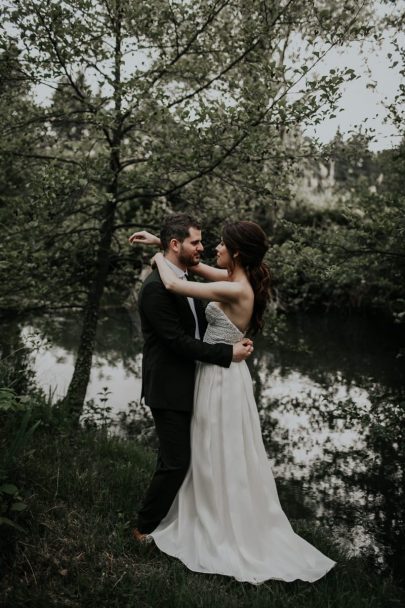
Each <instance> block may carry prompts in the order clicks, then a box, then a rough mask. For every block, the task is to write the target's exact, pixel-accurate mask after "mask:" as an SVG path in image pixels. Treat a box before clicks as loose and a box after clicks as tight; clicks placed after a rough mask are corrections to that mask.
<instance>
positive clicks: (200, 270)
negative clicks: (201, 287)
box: [189, 262, 228, 281]
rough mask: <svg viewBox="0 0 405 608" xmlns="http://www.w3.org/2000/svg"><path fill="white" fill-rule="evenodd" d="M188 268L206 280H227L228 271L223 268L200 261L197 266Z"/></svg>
mask: <svg viewBox="0 0 405 608" xmlns="http://www.w3.org/2000/svg"><path fill="white" fill-rule="evenodd" d="M189 270H191V271H192V272H194V273H195V274H198V276H200V277H203V278H204V279H206V280H207V281H227V280H228V271H227V270H225V269H224V268H214V267H213V266H208V264H203V263H202V262H200V263H199V264H197V266H190V268H189Z"/></svg>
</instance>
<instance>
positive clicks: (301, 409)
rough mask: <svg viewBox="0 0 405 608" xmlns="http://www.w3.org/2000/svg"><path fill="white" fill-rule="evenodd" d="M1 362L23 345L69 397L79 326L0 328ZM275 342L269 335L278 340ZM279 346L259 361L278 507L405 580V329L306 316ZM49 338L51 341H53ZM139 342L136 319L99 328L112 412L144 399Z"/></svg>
mask: <svg viewBox="0 0 405 608" xmlns="http://www.w3.org/2000/svg"><path fill="white" fill-rule="evenodd" d="M0 329H1V334H0V336H1V337H0V352H1V353H2V356H4V354H7V352H8V351H9V350H10V349H11V350H13V349H15V348H17V347H18V346H19V345H21V339H22V340H23V341H24V342H25V343H29V344H34V345H36V346H37V350H36V352H35V353H34V354H33V355H32V357H31V363H32V366H33V368H34V369H35V371H36V378H37V382H38V383H39V384H40V385H41V386H42V387H43V388H44V389H45V390H47V391H48V390H49V391H51V392H52V393H53V395H54V397H58V396H61V395H63V393H64V392H65V390H66V388H67V385H68V383H69V380H70V377H71V373H72V369H73V360H74V350H75V347H76V345H77V341H78V335H79V329H80V323H79V322H78V318H77V317H74V316H70V317H60V318H58V319H55V318H54V319H46V318H40V319H38V318H35V319H32V320H31V321H30V322H29V323H27V322H26V323H24V324H21V323H20V324H19V325H17V324H14V325H10V324H9V325H8V326H5V325H3V326H2V327H0ZM270 333H271V332H270ZM277 334H278V339H277V340H276V341H274V340H273V339H271V338H260V339H257V340H256V341H255V352H254V355H253V356H252V358H251V361H250V362H249V366H250V369H251V373H252V377H253V380H254V384H255V393H256V399H257V403H258V407H259V411H260V415H261V419H262V429H263V435H264V440H265V443H266V447H267V450H268V454H269V456H270V458H271V461H272V465H273V469H274V473H275V475H276V478H277V484H278V487H279V492H280V498H281V501H282V504H283V506H284V508H285V510H286V512H287V514H288V515H289V516H290V517H292V518H294V519H303V520H309V521H311V522H312V521H313V520H314V519H316V520H317V521H318V522H319V525H320V526H321V527H322V528H323V529H324V530H326V531H327V533H329V532H330V534H331V535H333V537H334V538H335V539H336V542H338V543H341V544H342V545H343V546H344V547H346V548H348V549H349V551H350V552H352V553H354V554H363V555H365V556H367V559H369V560H370V567H372V568H378V571H379V572H392V573H393V575H394V577H395V579H396V580H397V581H398V582H401V583H402V584H403V583H404V574H403V573H404V572H405V551H404V545H405V523H404V517H405V498H404V461H405V441H404V434H405V327H404V326H399V325H394V324H391V323H389V322H386V321H382V320H381V319H380V320H377V319H370V318H367V319H365V318H361V317H357V316H356V317H353V316H352V317H339V316H336V315H330V314H329V315H314V314H311V315H309V314H300V315H296V316H293V317H289V318H288V319H287V320H286V321H285V323H284V324H283V327H282V328H281V329H279V330H278V332H277ZM45 338H46V339H47V341H48V342H46V341H45ZM140 348H141V344H140V339H139V336H138V334H137V331H136V326H135V324H134V323H133V321H132V320H131V318H130V316H129V315H128V314H127V313H126V312H124V311H123V312H111V313H109V314H108V315H106V316H105V317H104V318H102V319H101V322H100V326H99V332H98V339H97V349H96V355H95V358H94V365H93V371H92V377H91V383H90V386H89V390H88V394H87V398H88V399H93V400H94V401H95V402H96V403H100V404H101V405H102V404H104V403H105V401H103V399H104V397H103V396H102V395H100V393H107V396H108V402H107V403H108V405H110V406H111V407H112V409H113V412H117V411H119V410H125V409H126V408H127V407H128V403H129V402H137V401H138V400H139V395H140V366H141V354H140Z"/></svg>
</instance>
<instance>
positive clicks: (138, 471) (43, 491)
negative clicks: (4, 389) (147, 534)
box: [0, 413, 404, 608]
mask: <svg viewBox="0 0 405 608" xmlns="http://www.w3.org/2000/svg"><path fill="white" fill-rule="evenodd" d="M12 418H13V419H12ZM12 418H10V417H9V418H8V419H7V420H6V419H5V418H4V415H3V420H2V421H3V422H5V423H6V424H3V425H2V427H1V429H2V430H1V431H0V439H1V446H2V448H3V450H4V446H5V445H6V442H7V441H8V440H9V439H10V437H11V436H12V435H13V430H14V433H18V429H19V428H20V425H21V416H15V415H13V417H12ZM35 418H36V415H35V413H34V417H33V418H32V419H31V420H30V422H29V426H32V425H33V424H34V423H35V422H34V420H35ZM41 419H42V422H41V424H40V426H39V427H38V428H37V429H36V430H35V432H34V435H33V437H32V439H31V441H30V442H27V445H26V446H25V447H24V448H23V449H22V451H21V453H20V454H19V455H18V459H17V460H16V461H15V464H14V466H13V468H12V469H10V470H9V471H8V474H9V476H12V478H13V479H12V481H13V482H14V483H15V484H16V485H17V486H18V487H19V489H20V494H21V496H22V498H23V500H24V502H25V503H26V505H27V509H26V510H25V511H22V512H21V513H19V514H17V516H16V520H15V521H16V523H18V525H19V526H21V528H22V531H19V530H16V529H13V528H11V527H10V526H8V527H7V526H1V528H0V529H1V532H2V546H1V564H2V566H1V581H0V603H1V605H2V606H3V607H4V608H22V607H25V606H27V607H28V606H29V607H30V608H31V607H35V608H39V607H44V608H45V607H46V608H50V607H54V606H55V607H56V606H58V607H59V606H66V607H69V608H79V607H80V608H82V607H83V606H86V608H93V607H94V608H95V607H97V608H101V607H104V606H109V607H117V608H118V607H119V608H125V607H127V608H130V607H134V608H135V606H136V608H149V607H150V608H160V607H162V608H163V607H165V608H166V607H167V608H183V607H184V608H186V607H187V608H192V607H203V608H206V607H207V608H208V607H210V608H216V607H217V606H218V607H219V606H221V608H242V607H243V608H245V607H246V608H248V607H249V608H262V607H263V608H264V607H268V606H271V607H272V608H281V607H282V608H296V607H297V606H300V608H318V607H319V608H321V607H322V608H325V607H328V608H347V607H348V606H350V608H388V607H391V606H392V607H394V606H398V605H399V603H400V602H401V599H402V600H403V599H404V595H403V593H402V592H401V591H400V590H399V589H398V588H396V587H395V586H394V585H393V583H392V582H391V581H390V580H388V579H387V578H383V577H380V576H378V575H377V574H376V572H375V571H372V570H371V569H370V568H369V567H368V566H367V564H366V562H363V561H362V560H361V559H359V558H348V557H347V556H345V555H343V554H342V553H341V552H340V551H339V550H338V549H337V547H336V546H335V545H334V543H333V541H332V540H331V539H329V538H325V537H324V536H323V535H322V533H321V531H319V530H317V529H316V528H315V527H314V522H313V521H304V520H298V521H297V520H294V521H293V522H292V523H293V525H294V528H295V529H296V530H297V532H299V533H300V534H302V535H303V536H304V537H305V538H307V539H308V540H309V541H310V542H314V544H316V546H318V547H319V548H320V549H321V550H323V551H324V552H325V553H327V554H328V555H329V556H330V557H332V558H333V559H335V560H337V562H338V564H337V566H336V567H335V568H334V570H333V571H332V572H331V573H329V574H328V575H327V576H326V577H324V578H323V579H322V580H320V581H318V582H317V583H315V584H312V585H311V584H308V583H303V582H300V581H297V582H294V583H290V584H287V583H282V582H277V581H270V582H268V583H265V584H263V585H260V586H258V587H254V586H252V585H249V584H241V583H237V582H236V581H233V580H230V579H228V578H226V577H221V576H204V575H198V574H194V573H191V572H189V571H188V570H187V569H186V568H185V567H184V566H183V565H182V564H181V563H179V562H178V561H176V560H174V559H171V558H169V557H167V556H165V555H162V554H161V553H159V552H158V550H157V549H156V548H154V547H142V546H139V545H137V544H136V543H135V542H134V541H133V540H132V538H131V534H130V532H131V527H132V525H133V518H134V514H135V512H136V509H137V506H138V503H139V501H140V499H141V497H142V495H143V493H144V490H145V488H146V484H147V482H148V479H149V476H150V473H151V470H152V468H153V461H154V455H153V453H152V452H151V451H150V450H147V449H145V448H143V447H141V446H139V445H137V444H136V443H135V442H134V441H128V440H124V439H121V438H118V437H112V436H109V435H108V434H107V432H106V431H105V430H94V429H93V430H91V429H90V430H85V429H75V430H72V429H69V428H68V427H64V426H63V424H61V423H60V421H58V420H56V418H55V416H53V414H52V415H51V414H49V415H48V417H47V416H43V415H41ZM9 481H10V480H9ZM285 508H286V510H287V512H288V505H285ZM3 533H4V534H3Z"/></svg>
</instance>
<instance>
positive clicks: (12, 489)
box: [0, 483, 18, 496]
mask: <svg viewBox="0 0 405 608" xmlns="http://www.w3.org/2000/svg"><path fill="white" fill-rule="evenodd" d="M0 492H2V493H3V494H10V496H14V495H15V494H18V488H17V486H15V485H13V484H12V483H5V484H3V485H2V486H0Z"/></svg>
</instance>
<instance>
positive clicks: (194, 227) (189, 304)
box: [130, 214, 253, 542]
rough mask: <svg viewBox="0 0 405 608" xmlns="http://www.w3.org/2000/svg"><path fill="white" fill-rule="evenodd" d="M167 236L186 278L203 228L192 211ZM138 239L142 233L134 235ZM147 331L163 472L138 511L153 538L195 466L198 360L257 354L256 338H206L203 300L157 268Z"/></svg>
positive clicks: (144, 303)
mask: <svg viewBox="0 0 405 608" xmlns="http://www.w3.org/2000/svg"><path fill="white" fill-rule="evenodd" d="M160 240H161V245H162V248H163V249H164V252H165V258H166V262H167V264H168V265H169V266H170V267H171V268H172V269H173V271H174V272H175V273H176V275H177V276H178V277H179V278H182V279H184V280H188V276H187V269H188V268H190V267H191V266H195V265H197V264H198V263H199V261H200V257H201V252H202V251H203V249H204V248H203V245H202V242H201V227H200V225H199V224H198V222H197V221H196V220H195V219H194V218H193V217H191V216H189V215H186V214H178V215H170V216H168V217H167V219H166V221H165V222H164V224H163V227H162V230H161V233H160ZM130 241H132V242H134V241H135V239H134V235H133V236H132V237H130ZM139 312H140V317H141V324H142V333H143V337H144V347H143V363H142V396H141V398H142V397H144V399H145V403H146V405H148V406H149V407H150V409H151V412H152V416H153V419H154V422H155V427H156V433H157V436H158V440H159V452H158V458H157V465H156V470H155V472H154V474H153V477H152V480H151V482H150V486H149V489H148V491H147V492H146V495H145V497H144V500H143V504H142V507H141V509H140V511H139V513H138V524H137V528H135V529H134V530H133V536H134V538H135V539H136V540H138V541H140V542H143V541H147V540H148V537H147V535H148V534H149V533H150V532H152V531H153V530H154V529H155V528H156V527H157V526H158V524H159V523H160V521H161V520H162V519H163V518H164V517H165V515H166V514H167V512H168V511H169V508H170V506H171V504H172V502H173V500H174V498H175V496H176V494H177V491H178V490H179V488H180V486H181V484H182V482H183V479H184V477H185V475H186V473H187V470H188V467H189V464H190V455H191V450H190V422H191V415H192V409H193V395H194V376H195V361H196V360H198V361H204V362H206V363H213V364H215V365H220V366H222V367H229V366H230V364H231V361H242V360H243V359H246V358H247V357H248V356H249V355H250V354H251V352H252V350H253V349H252V342H251V341H250V340H247V339H246V340H243V341H242V342H238V343H237V344H235V345H234V346H232V345H230V344H207V343H205V342H202V337H203V336H204V332H205V328H206V324H207V323H206V320H205V314H204V309H203V305H202V303H201V302H200V301H199V300H194V299H193V298H186V297H183V296H179V295H177V294H175V293H172V292H169V291H168V290H166V289H165V287H164V285H163V283H162V281H161V279H160V276H159V272H158V271H157V269H156V268H155V269H154V270H153V271H152V273H151V274H150V275H149V276H148V277H147V279H146V280H145V282H144V284H143V286H142V289H141V291H140V294H139Z"/></svg>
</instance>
